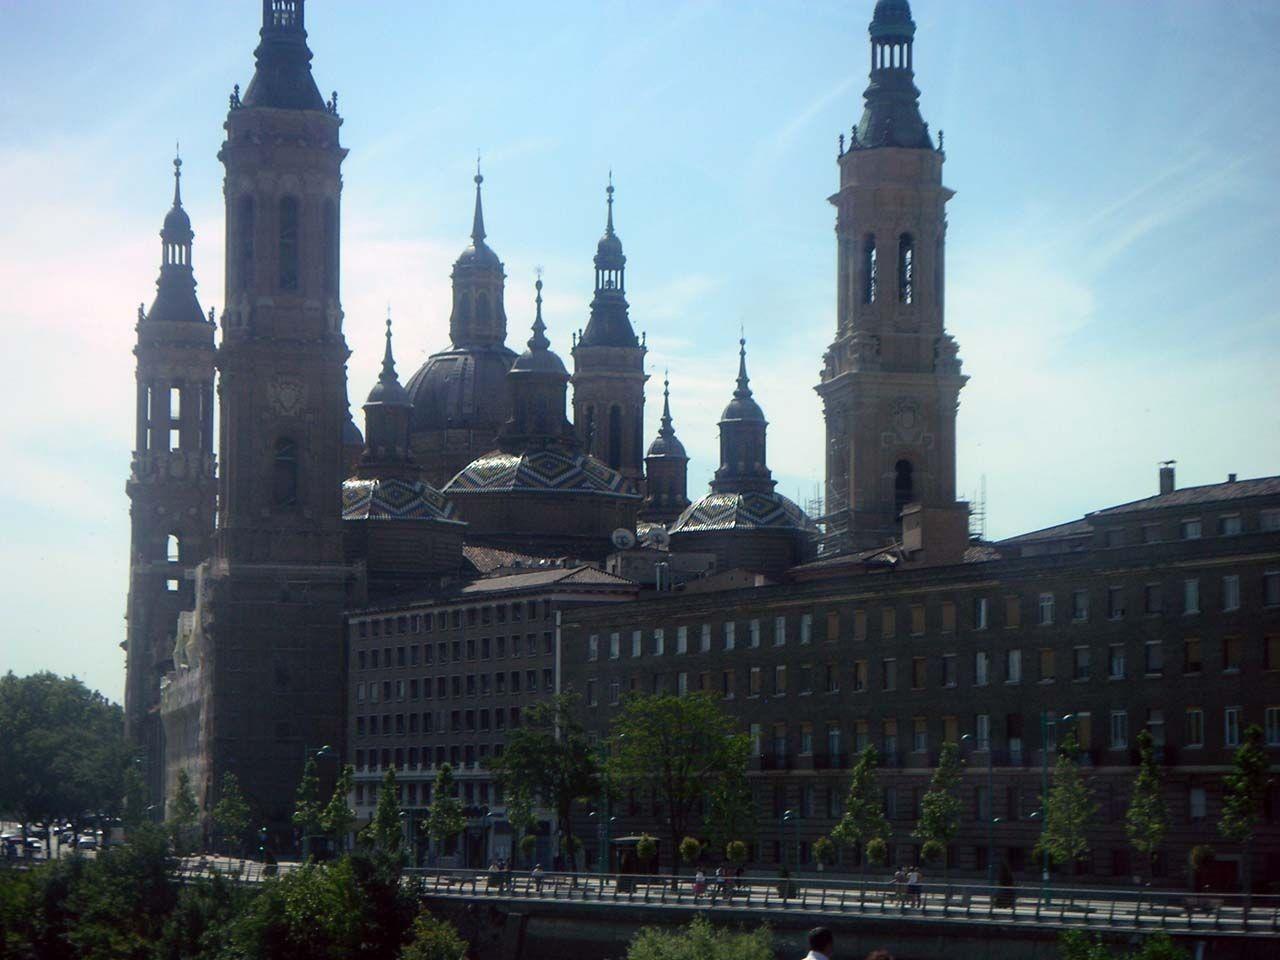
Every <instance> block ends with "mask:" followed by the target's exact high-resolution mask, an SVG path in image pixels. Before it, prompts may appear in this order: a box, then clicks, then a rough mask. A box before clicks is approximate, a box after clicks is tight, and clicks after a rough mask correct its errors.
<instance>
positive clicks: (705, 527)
mask: <svg viewBox="0 0 1280 960" xmlns="http://www.w3.org/2000/svg"><path fill="white" fill-rule="evenodd" d="M815 529H816V528H815V527H814V524H813V521H812V520H810V519H809V516H808V514H806V513H805V512H804V511H803V510H801V509H800V507H798V506H797V505H796V504H795V503H794V502H792V501H791V500H788V499H787V498H786V497H784V496H783V495H782V494H780V493H775V492H773V491H769V492H763V491H750V492H747V493H708V494H707V495H706V496H705V497H703V498H702V499H701V500H696V501H694V502H693V503H692V504H690V505H689V507H688V509H686V510H685V511H684V513H682V514H680V516H679V518H678V519H677V520H676V522H675V523H674V524H672V526H671V533H672V534H678V533H701V532H724V531H751V530H796V531H801V532H805V533H808V532H811V531H813V530H815Z"/></svg>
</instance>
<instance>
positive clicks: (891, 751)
mask: <svg viewBox="0 0 1280 960" xmlns="http://www.w3.org/2000/svg"><path fill="white" fill-rule="evenodd" d="M880 739H881V743H883V744H884V755H885V756H886V757H896V756H897V755H898V721H897V720H895V719H893V718H892V717H891V718H889V719H887V720H885V721H883V722H882V723H881V724H880Z"/></svg>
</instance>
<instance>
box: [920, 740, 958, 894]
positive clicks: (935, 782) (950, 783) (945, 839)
mask: <svg viewBox="0 0 1280 960" xmlns="http://www.w3.org/2000/svg"><path fill="white" fill-rule="evenodd" d="M960 778H961V769H960V748H959V747H958V746H957V745H956V744H954V743H944V744H943V745H942V752H941V753H940V754H939V755H938V766H937V768H936V769H935V770H934V771H933V779H932V780H930V781H929V789H928V791H926V793H925V795H924V797H923V798H922V799H921V801H920V822H919V823H918V824H916V830H915V834H914V836H915V838H916V839H917V840H921V841H923V842H924V843H925V844H929V843H933V844H935V845H936V846H937V847H940V848H941V850H942V858H943V861H942V862H943V875H944V877H945V875H946V870H947V868H948V867H949V866H950V865H949V864H948V863H947V861H946V855H947V854H946V848H947V846H948V845H949V844H950V843H951V842H952V841H953V840H955V838H956V834H958V833H959V832H960Z"/></svg>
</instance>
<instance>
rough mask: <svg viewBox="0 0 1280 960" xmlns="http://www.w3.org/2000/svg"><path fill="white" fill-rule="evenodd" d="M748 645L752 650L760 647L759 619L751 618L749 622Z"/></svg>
mask: <svg viewBox="0 0 1280 960" xmlns="http://www.w3.org/2000/svg"><path fill="white" fill-rule="evenodd" d="M747 646H748V647H750V648H751V649H752V650H755V649H758V648H759V646H760V621H759V620H749V621H748V622H747Z"/></svg>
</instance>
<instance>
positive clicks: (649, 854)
mask: <svg viewBox="0 0 1280 960" xmlns="http://www.w3.org/2000/svg"><path fill="white" fill-rule="evenodd" d="M657 855H658V841H657V840H655V839H654V838H653V837H651V836H649V834H647V833H642V834H640V839H639V840H637V841H636V859H637V860H639V861H640V863H641V864H643V865H644V866H645V868H646V869H647V868H648V867H649V865H650V864H651V863H653V860H654V858H655V857H657Z"/></svg>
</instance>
